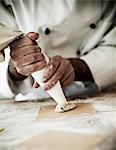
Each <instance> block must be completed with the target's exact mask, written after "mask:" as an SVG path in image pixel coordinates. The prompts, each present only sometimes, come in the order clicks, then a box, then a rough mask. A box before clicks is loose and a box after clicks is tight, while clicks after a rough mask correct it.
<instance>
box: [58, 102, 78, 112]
mask: <svg viewBox="0 0 116 150" xmlns="http://www.w3.org/2000/svg"><path fill="white" fill-rule="evenodd" d="M76 107H77V106H76V104H74V103H67V104H66V105H64V106H63V105H59V104H58V105H57V106H56V108H55V112H58V113H63V112H66V111H70V110H72V109H75V108H76Z"/></svg>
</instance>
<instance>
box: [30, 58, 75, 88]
mask: <svg viewBox="0 0 116 150" xmlns="http://www.w3.org/2000/svg"><path fill="white" fill-rule="evenodd" d="M74 79H75V73H74V68H73V66H72V64H71V63H70V61H69V60H67V59H65V58H63V57H61V56H55V57H53V58H51V59H50V61H49V64H48V66H47V69H46V71H45V73H44V75H43V83H44V89H45V90H49V89H51V88H52V87H53V86H54V85H55V84H56V83H57V81H58V80H60V83H61V85H62V86H66V85H68V84H70V83H72V82H73V81H74ZM33 86H34V87H35V88H37V87H38V84H37V82H35V83H34V85H33Z"/></svg>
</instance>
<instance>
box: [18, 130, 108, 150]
mask: <svg viewBox="0 0 116 150" xmlns="http://www.w3.org/2000/svg"><path fill="white" fill-rule="evenodd" d="M105 138H106V136H105V135H98V134H97V135H95V134H80V133H72V132H64V131H47V132H45V133H42V134H40V135H37V136H35V137H32V138H30V139H29V140H27V141H25V142H23V143H22V144H20V145H18V146H17V147H18V148H21V149H24V150H92V149H93V147H95V146H96V145H98V144H99V143H100V142H101V141H102V140H104V139H105Z"/></svg>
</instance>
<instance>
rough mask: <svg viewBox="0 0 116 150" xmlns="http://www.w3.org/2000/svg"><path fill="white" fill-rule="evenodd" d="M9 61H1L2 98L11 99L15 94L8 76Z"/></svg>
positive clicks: (0, 86) (0, 93)
mask: <svg viewBox="0 0 116 150" xmlns="http://www.w3.org/2000/svg"><path fill="white" fill-rule="evenodd" d="M7 69H8V61H5V62H2V63H0V98H3V99H10V98H13V97H14V96H15V94H14V93H13V91H12V89H11V87H10V83H9V77H8V72H7Z"/></svg>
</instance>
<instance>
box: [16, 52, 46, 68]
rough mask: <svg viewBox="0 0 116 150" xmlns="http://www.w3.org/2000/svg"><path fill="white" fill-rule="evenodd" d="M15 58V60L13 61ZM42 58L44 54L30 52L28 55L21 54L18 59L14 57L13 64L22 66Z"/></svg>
mask: <svg viewBox="0 0 116 150" xmlns="http://www.w3.org/2000/svg"><path fill="white" fill-rule="evenodd" d="M15 60H16V61H15ZM42 60H44V56H43V54H42V53H40V52H35V53H30V54H28V55H25V56H23V57H22V58H20V60H18V61H17V59H14V64H15V66H17V67H24V66H27V65H30V64H33V63H36V62H38V61H42Z"/></svg>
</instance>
